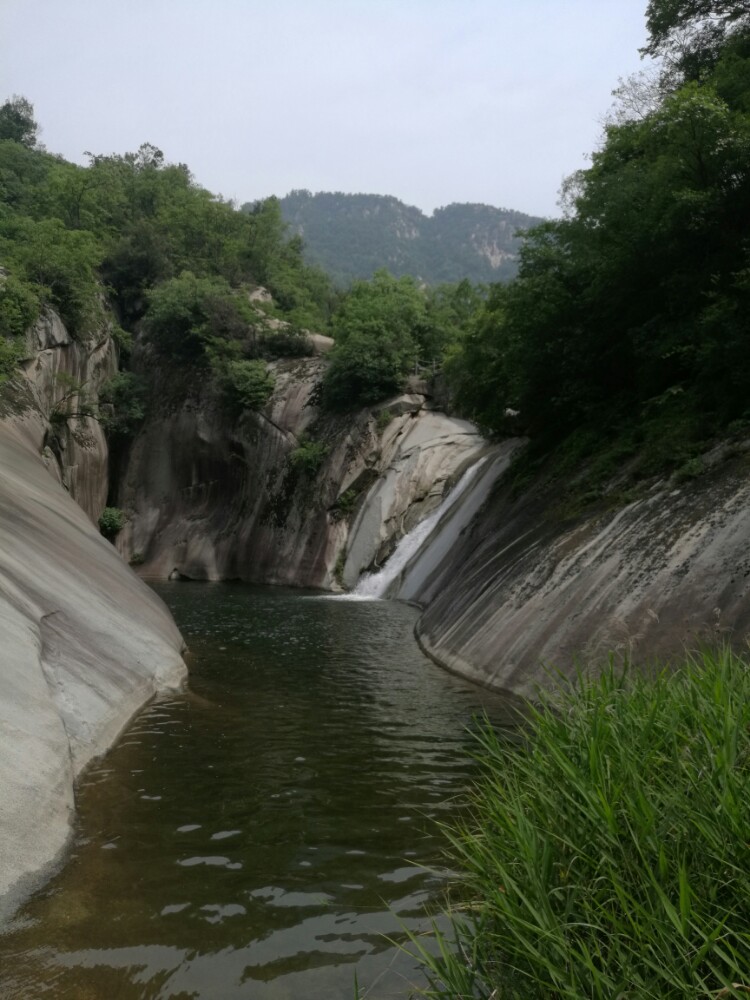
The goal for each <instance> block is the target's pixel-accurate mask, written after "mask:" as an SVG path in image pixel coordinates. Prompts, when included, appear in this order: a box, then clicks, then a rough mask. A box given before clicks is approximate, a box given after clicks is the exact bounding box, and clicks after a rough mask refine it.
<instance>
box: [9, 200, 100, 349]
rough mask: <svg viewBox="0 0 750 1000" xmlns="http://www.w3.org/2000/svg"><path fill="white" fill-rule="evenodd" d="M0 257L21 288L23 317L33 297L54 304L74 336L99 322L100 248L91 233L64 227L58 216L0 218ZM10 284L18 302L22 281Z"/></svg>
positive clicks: (32, 310) (83, 333)
mask: <svg viewBox="0 0 750 1000" xmlns="http://www.w3.org/2000/svg"><path fill="white" fill-rule="evenodd" d="M0 255H2V259H3V260H4V261H6V262H7V264H8V266H9V267H10V269H11V271H12V272H13V273H14V274H15V276H16V277H17V278H18V280H19V281H20V282H21V283H22V284H23V286H24V288H23V299H24V306H23V311H24V312H25V313H26V315H27V316H30V315H32V314H33V312H34V306H33V303H34V300H35V299H37V300H38V301H40V302H42V303H48V304H50V305H52V306H54V307H55V308H56V309H57V311H58V312H59V313H60V316H61V317H62V319H63V322H64V323H65V325H66V326H67V327H68V330H69V332H70V333H71V334H72V335H74V336H75V335H79V336H80V335H85V334H88V333H90V332H91V331H92V330H93V329H94V327H95V326H96V324H97V322H99V321H100V320H101V318H102V308H101V302H100V287H99V279H98V274H97V267H98V265H99V263H100V261H101V250H100V248H99V245H98V243H97V240H96V239H95V237H94V236H92V234H91V233H86V232H78V231H71V230H69V229H66V228H65V226H64V225H63V223H62V222H61V221H60V220H59V219H42V220H41V221H39V222H36V221H35V220H33V219H31V218H28V217H26V216H10V217H6V218H5V219H3V218H2V217H0ZM15 288H16V293H15V299H16V303H17V304H18V303H19V301H20V297H21V296H20V288H21V285H20V284H19V285H16V286H15Z"/></svg>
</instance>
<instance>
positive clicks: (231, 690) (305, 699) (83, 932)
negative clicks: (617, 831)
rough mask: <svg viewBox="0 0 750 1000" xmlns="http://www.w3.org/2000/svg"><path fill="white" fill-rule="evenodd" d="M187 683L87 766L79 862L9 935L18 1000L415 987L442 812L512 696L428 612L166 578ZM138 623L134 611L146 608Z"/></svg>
mask: <svg viewBox="0 0 750 1000" xmlns="http://www.w3.org/2000/svg"><path fill="white" fill-rule="evenodd" d="M156 589H157V590H158V592H159V593H160V594H161V596H162V597H163V598H164V599H165V600H166V602H167V603H168V604H169V606H170V607H171V609H172V611H173V613H174V615H175V618H176V619H177V622H178V624H179V625H180V627H181V628H182V630H183V634H184V635H185V638H186V640H187V642H188V644H189V647H190V650H191V652H190V656H189V666H190V691H189V692H187V693H186V694H185V695H180V696H172V697H169V698H165V699H161V700H158V701H156V702H154V703H152V704H151V705H150V706H148V707H147V708H146V709H145V710H144V711H143V712H142V713H141V714H140V715H139V716H138V717H137V718H136V719H135V720H134V721H133V723H132V724H131V726H130V727H129V728H128V730H127V731H126V732H125V733H124V735H123V737H122V739H121V740H120V741H119V743H118V744H117V745H116V746H115V747H114V749H113V750H112V751H111V752H110V753H109V754H107V756H106V757H104V758H102V759H100V760H99V761H97V762H95V763H94V765H93V766H92V767H90V768H89V769H88V771H87V772H86V774H85V775H84V777H83V779H82V781H81V782H80V786H79V790H78V809H79V821H78V826H77V830H76V836H75V840H74V842H73V845H72V848H71V850H70V851H69V853H68V855H67V858H66V861H65V864H64V866H63V867H62V869H61V870H60V872H59V873H58V875H57V876H56V877H55V878H53V879H52V880H51V881H50V882H49V883H48V884H47V885H46V886H45V887H44V889H43V890H41V891H40V892H39V893H38V894H37V895H36V896H35V897H34V898H33V899H32V900H31V901H30V902H29V903H28V904H27V905H26V906H25V907H24V908H23V910H22V911H21V912H20V913H19V915H18V916H17V918H16V920H15V921H14V923H13V924H12V925H11V926H10V928H8V929H6V931H5V933H3V934H2V936H0V997H2V998H3V1000H6V998H8V1000H31V998H34V1000H36V998H37V997H44V998H53V1000H58V998H60V1000H62V998H65V1000H68V998H70V1000H136V998H137V1000H146V998H148V1000H156V998H159V1000H162V998H164V1000H166V998H171V1000H235V998H236V1000H240V998H242V1000H354V997H355V989H354V982H355V978H354V976H355V970H356V975H357V980H358V983H359V988H360V995H361V996H366V997H368V998H371V1000H386V998H399V1000H406V998H408V997H409V995H410V992H411V988H410V987H411V984H419V983H421V982H422V979H421V977H420V972H419V969H418V968H417V965H416V963H415V962H414V961H413V960H412V959H410V958H409V957H408V956H406V955H405V954H403V953H402V952H401V951H400V950H399V949H398V948H396V947H395V946H394V945H393V944H391V943H389V942H388V941H387V940H386V938H385V937H384V935H388V936H390V937H392V938H395V939H396V940H399V941H403V940H404V932H403V927H404V926H408V927H409V928H411V929H412V930H420V929H425V930H427V929H428V927H429V919H428V917H427V916H426V912H427V911H426V909H425V907H426V906H427V907H428V908H429V906H433V907H434V906H435V904H436V903H437V902H439V899H440V894H441V891H442V888H443V886H444V882H445V874H446V873H445V872H444V871H442V869H441V861H440V857H441V849H442V846H443V839H442V835H441V834H440V832H439V829H438V827H437V823H436V821H439V820H448V819H450V818H451V816H453V815H455V813H456V810H457V798H458V797H459V796H460V795H461V793H462V792H463V791H464V790H465V788H466V787H467V785H468V784H469V782H470V781H471V769H472V765H471V762H470V758H469V757H468V755H467V752H466V751H467V750H468V749H469V748H470V746H471V742H472V741H471V738H470V736H469V735H468V733H467V729H466V727H467V726H470V725H471V724H472V718H473V717H474V716H475V715H476V714H477V713H480V712H482V711H487V712H488V714H489V715H490V716H491V717H492V718H493V719H494V720H496V721H497V722H498V723H500V724H503V723H504V722H506V721H508V708H507V705H506V704H505V703H504V702H503V701H502V700H501V699H500V698H499V697H496V696H492V695H490V694H489V693H486V692H483V691H482V690H481V689H478V688H476V687H474V686H472V685H469V684H467V683H464V682H462V681H461V680H460V679H458V678H456V677H453V676H451V675H450V674H448V673H446V672H444V671H443V670H441V669H440V668H438V667H436V666H435V665H434V664H433V663H432V662H431V661H429V660H428V659H427V658H426V657H424V656H423V655H422V653H421V652H420V650H419V648H418V647H417V644H416V642H415V640H414V638H413V634H412V630H413V627H414V622H415V620H416V611H415V610H414V609H413V608H411V607H409V606H408V605H405V604H400V603H396V602H387V601H352V600H335V599H330V598H325V597H321V596H318V595H312V594H305V593H303V592H300V591H289V590H281V589H266V588H251V587H246V586H242V585H239V584H237V585H234V584H186V583H174V584H164V585H161V586H159V587H157V588H156ZM133 627H134V628H137V627H138V623H137V622H134V623H133Z"/></svg>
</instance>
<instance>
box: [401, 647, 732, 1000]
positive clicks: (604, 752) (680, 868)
mask: <svg viewBox="0 0 750 1000" xmlns="http://www.w3.org/2000/svg"><path fill="white" fill-rule="evenodd" d="M478 740H479V756H480V760H481V763H482V770H483V776H482V778H481V780H480V782H479V784H478V785H477V787H476V789H475V791H474V793H473V796H472V812H471V815H470V817H469V818H468V819H467V820H466V822H465V823H464V824H463V825H461V826H459V827H457V828H454V829H451V830H449V831H448V835H449V839H450V844H451V863H452V865H453V866H454V867H456V868H457V869H458V870H459V872H460V873H461V875H460V881H459V883H458V892H457V894H456V905H455V908H454V909H453V911H452V925H453V934H454V936H455V941H456V945H457V947H453V946H452V944H451V943H450V941H449V940H448V939H446V937H445V936H444V935H443V934H439V933H438V939H439V944H440V947H439V954H438V957H434V956H433V955H430V954H428V952H427V950H425V949H423V948H421V947H420V943H419V941H418V940H417V941H416V942H415V943H416V944H417V947H418V950H419V951H420V953H421V955H422V958H423V959H424V960H425V961H426V963H427V965H428V967H429V968H430V970H431V983H432V988H431V989H430V990H427V991H425V992H424V994H423V995H425V996H429V997H434V998H445V1000H448V998H451V1000H454V998H456V997H483V998H486V1000H489V998H490V997H493V998H494V997H503V998H506V997H507V998H514V997H515V998H518V1000H521V998H523V1000H533V998H539V1000H542V998H544V1000H551V998H554V1000H580V998H581V997H591V998H594V1000H612V998H614V997H626V996H627V997H639V998H643V1000H647V998H653V1000H670V998H671V1000H685V998H686V997H693V998H696V1000H697V998H699V997H700V998H703V997H709V996H717V995H721V996H726V997H729V996H741V995H744V993H745V992H747V989H746V987H747V985H750V980H749V978H748V970H749V969H750V934H749V933H748V926H750V845H748V838H747V831H748V829H750V671H748V664H747V663H746V662H744V661H743V660H742V659H740V658H737V657H735V656H734V655H733V654H732V653H731V652H729V651H728V650H726V649H724V650H721V651H719V652H717V653H715V654H705V655H703V656H701V657H696V658H690V659H689V660H688V661H687V663H686V664H685V665H684V666H683V668H682V669H681V670H680V671H679V672H678V673H676V674H667V673H663V674H660V675H657V676H656V677H653V678H649V677H645V676H643V675H640V676H638V675H635V674H631V673H629V672H628V671H627V670H625V671H623V672H619V671H617V670H615V668H614V667H613V666H610V667H609V669H608V670H606V671H605V672H604V674H603V676H602V677H601V678H600V679H599V680H590V679H587V678H585V677H583V676H581V677H579V679H578V682H577V685H576V686H575V689H574V690H572V691H569V692H566V693H564V694H563V698H562V701H561V702H556V701H554V700H553V699H552V698H551V697H547V698H546V699H545V700H544V701H543V703H542V705H541V707H538V708H535V709H532V710H531V714H530V719H529V726H528V731H527V732H526V733H525V737H524V740H523V742H522V743H521V744H520V745H519V744H516V743H509V742H507V741H506V740H504V739H502V738H500V737H499V736H498V735H497V734H496V733H494V732H493V731H492V729H491V728H490V727H489V726H486V727H485V728H484V729H483V730H482V731H481V732H480V733H479V736H478ZM732 983H735V984H746V987H745V989H744V990H743V992H740V991H739V989H732ZM721 991H724V992H721Z"/></svg>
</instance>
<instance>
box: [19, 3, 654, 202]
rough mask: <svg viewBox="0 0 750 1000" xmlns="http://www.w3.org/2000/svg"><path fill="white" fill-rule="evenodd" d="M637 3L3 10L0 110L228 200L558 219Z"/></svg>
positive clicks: (628, 60)
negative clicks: (328, 195) (289, 196)
mask: <svg viewBox="0 0 750 1000" xmlns="http://www.w3.org/2000/svg"><path fill="white" fill-rule="evenodd" d="M645 6H646V0H0V100H3V99H5V98H6V97H8V96H10V95H11V94H13V93H15V94H23V95H24V96H25V97H27V98H28V99H29V100H30V101H31V102H32V103H33V104H34V106H35V109H36V118H37V120H38V122H39V123H40V125H41V127H42V136H41V138H42V141H43V142H44V143H45V145H46V146H47V148H48V149H49V150H50V151H51V152H54V153H62V154H63V155H64V156H65V157H66V158H68V159H71V160H75V161H77V162H84V157H83V153H84V151H85V150H90V151H92V152H94V153H112V152H117V153H125V152H128V151H131V150H135V149H137V148H138V146H139V145H140V144H141V143H142V142H151V143H153V144H154V145H156V146H159V147H160V148H161V149H162V150H163V151H164V153H165V156H166V158H167V160H170V161H174V162H182V163H187V165H188V166H189V167H190V169H191V170H192V172H193V174H194V176H195V178H196V180H197V181H198V182H199V183H200V184H202V185H203V186H204V187H207V188H209V189H210V190H211V191H214V192H217V193H220V194H222V195H224V196H225V197H227V198H235V199H237V200H238V201H239V202H244V201H251V200H253V199H255V198H260V197H265V196H267V195H270V194H277V195H284V194H286V193H287V192H288V191H290V190H292V189H293V188H309V189H310V190H313V191H348V192H355V191H363V192H372V193H377V194H393V195H395V196H396V197H398V198H401V199H402V200H404V201H406V202H408V203H409V204H412V205H418V206H419V207H420V208H422V209H424V210H426V211H431V210H432V209H433V208H435V207H438V206H441V205H446V204H449V203H450V202H453V201H477V202H486V203H488V204H491V205H497V206H501V207H507V208H515V209H518V210H520V211H524V212H528V213H530V214H535V215H556V214H558V209H557V204H556V203H557V196H558V191H559V188H560V184H561V181H562V179H563V177H565V176H566V175H567V174H569V173H571V172H572V171H574V170H576V169H578V168H579V167H582V166H585V164H586V154H588V153H589V152H590V151H591V150H592V149H593V148H595V146H596V144H597V142H598V140H599V137H600V132H601V126H600V122H601V118H602V116H603V115H604V114H605V113H606V111H607V109H608V107H609V106H610V104H611V97H610V92H611V90H612V89H613V88H614V87H615V86H616V85H617V79H618V77H620V76H627V75H629V74H630V73H633V72H635V71H637V70H638V69H639V68H642V65H643V64H642V63H641V60H640V57H639V55H638V48H639V46H642V45H643V44H644V42H645V29H644V10H645Z"/></svg>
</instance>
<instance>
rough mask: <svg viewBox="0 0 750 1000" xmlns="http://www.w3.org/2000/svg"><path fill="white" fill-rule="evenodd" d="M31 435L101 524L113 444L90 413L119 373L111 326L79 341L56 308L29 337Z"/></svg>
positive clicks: (50, 465)
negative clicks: (109, 448) (109, 445)
mask: <svg viewBox="0 0 750 1000" xmlns="http://www.w3.org/2000/svg"><path fill="white" fill-rule="evenodd" d="M24 371H25V374H26V378H27V385H26V389H27V393H28V405H27V408H26V412H27V419H26V429H27V433H31V434H32V436H33V439H34V443H35V445H36V446H37V447H38V449H39V450H40V451H41V452H42V453H43V455H44V459H45V462H46V464H47V466H48V468H49V470H50V471H51V472H52V474H53V475H54V476H55V477H56V478H57V479H58V480H59V481H60V482H61V483H62V485H63V486H64V487H65V488H66V489H67V490H68V492H69V493H70V495H71V496H72V497H73V499H74V500H75V501H76V502H77V503H78V505H79V506H80V507H82V508H83V509H84V510H85V511H86V513H87V514H88V515H89V517H90V518H91V520H92V521H94V522H96V520H97V519H98V517H99V515H100V514H101V512H102V510H103V509H104V506H105V504H106V502H107V490H108V485H109V484H108V465H107V458H108V455H107V442H106V439H105V436H104V431H103V430H102V428H101V425H100V424H99V421H98V420H95V419H94V418H93V417H91V416H87V415H86V409H87V406H88V404H91V403H95V402H96V400H97V397H98V392H99V390H100V388H101V387H102V385H103V384H104V382H106V381H107V379H109V378H111V377H112V375H114V373H115V372H116V371H117V352H116V349H115V345H114V343H113V341H112V339H111V337H110V336H109V334H108V332H107V331H106V330H104V331H102V332H101V333H100V334H99V335H98V336H96V337H95V338H94V340H93V342H81V341H77V340H74V339H73V338H72V337H71V336H70V334H69V333H68V331H67V330H66V329H65V326H64V325H63V323H62V321H61V320H60V318H59V316H57V314H56V313H54V312H48V313H46V314H45V315H43V316H42V317H41V318H40V319H39V321H38V322H37V323H36V325H35V326H34V327H32V329H31V330H30V331H29V334H28V337H27V359H26V361H25V362H24Z"/></svg>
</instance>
